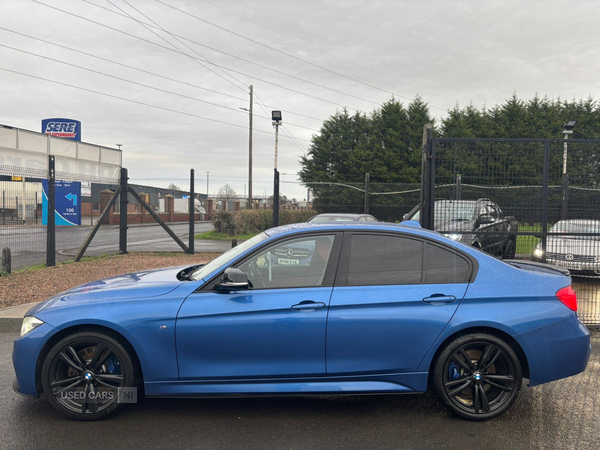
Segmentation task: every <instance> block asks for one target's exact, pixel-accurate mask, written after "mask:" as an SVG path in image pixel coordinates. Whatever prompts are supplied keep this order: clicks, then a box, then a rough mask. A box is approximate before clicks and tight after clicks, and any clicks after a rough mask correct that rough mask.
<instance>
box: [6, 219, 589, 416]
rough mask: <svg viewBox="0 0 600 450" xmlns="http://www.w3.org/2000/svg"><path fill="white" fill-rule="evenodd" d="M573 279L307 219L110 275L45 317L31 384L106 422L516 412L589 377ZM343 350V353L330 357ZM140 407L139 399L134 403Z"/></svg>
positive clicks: (426, 240)
mask: <svg viewBox="0 0 600 450" xmlns="http://www.w3.org/2000/svg"><path fill="white" fill-rule="evenodd" d="M576 310H577V299H576V295H575V292H574V291H573V290H572V288H571V279H570V278H569V277H568V276H566V275H565V274H564V271H563V272H561V271H560V270H558V268H553V267H552V266H546V265H542V264H536V263H527V262H511V263H510V264H508V263H505V262H503V261H500V260H497V259H495V258H493V257H491V256H489V255H487V254H485V253H483V252H481V251H479V250H477V249H474V248H472V247H470V246H467V245H464V244H461V243H460V242H456V241H454V240H452V239H448V238H446V237H444V236H442V235H440V234H438V233H436V232H433V231H428V230H423V229H421V228H420V227H419V226H418V224H416V223H414V222H409V223H408V224H407V225H395V224H384V223H371V224H359V223H350V224H306V223H305V224H294V225H289V226H284V227H278V228H274V229H270V230H267V231H266V232H264V233H261V234H259V235H257V236H255V237H254V238H252V239H250V240H248V241H246V242H244V243H242V244H241V245H239V246H237V247H235V248H233V249H231V250H229V251H228V252H227V253H224V254H223V255H221V256H219V257H218V258H216V259H214V260H213V261H212V262H210V263H208V264H206V265H201V266H194V267H188V268H169V269H162V270H154V271H145V272H139V273H132V274H127V275H123V276H118V277H113V278H108V279H104V280H100V281H96V282H93V283H88V284H86V285H83V286H80V287H77V288H74V289H71V290H69V291H66V292H63V293H62V294H59V295H56V296H55V297H52V298H50V299H48V300H46V301H45V302H43V303H41V304H39V305H37V306H36V307H34V308H33V309H32V310H30V311H29V312H28V313H27V315H26V317H25V319H24V321H23V328H22V331H21V336H20V337H19V338H18V339H16V340H15V343H14V352H13V363H14V367H15V372H16V380H15V383H14V388H15V389H16V390H17V392H20V393H22V394H25V395H31V396H40V395H43V396H44V397H46V398H47V399H48V401H49V402H50V403H51V404H52V406H53V407H54V408H56V409H57V410H58V411H59V412H60V413H62V414H64V415H65V416H67V417H69V418H72V419H78V420H93V419H100V418H104V417H107V416H109V415H110V414H112V413H115V412H116V411H117V410H118V409H119V408H120V407H121V406H123V403H124V401H123V399H124V397H123V394H122V393H123V392H125V393H127V392H130V391H131V390H132V389H136V388H137V389H140V392H141V388H143V392H144V393H145V395H146V396H156V397H180V396H184V397H194V396H198V397H202V396H231V395H240V396H244V395H247V396H256V395H261V396H262V395H286V394H289V395H298V394H308V395H343V394H353V395H354V394H393V393H418V392H426V391H427V390H431V391H433V392H434V393H435V395H436V396H437V398H438V399H439V400H440V402H441V403H442V404H443V405H444V406H445V407H446V408H448V409H449V410H450V411H451V412H452V413H454V414H456V415H457V416H460V417H462V418H466V419H471V420H487V419H492V418H494V417H497V416H499V415H501V414H503V413H504V412H506V411H507V410H508V409H509V408H510V407H511V405H512V404H513V402H514V401H515V399H516V398H517V395H518V393H519V390H520V389H521V385H522V383H523V379H524V378H526V379H529V385H531V386H536V385H539V384H542V383H547V382H550V381H553V380H557V379H560V378H564V377H569V376H572V375H575V374H577V373H580V372H582V371H583V370H585V367H586V365H587V362H588V359H589V356H590V351H591V348H590V335H589V332H588V330H587V329H586V328H585V327H584V326H583V325H582V324H581V323H580V322H579V320H578V318H577V313H576ZM325 349H327V351H325ZM127 398H129V397H127Z"/></svg>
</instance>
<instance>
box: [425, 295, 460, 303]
mask: <svg viewBox="0 0 600 450" xmlns="http://www.w3.org/2000/svg"><path fill="white" fill-rule="evenodd" d="M423 301H424V302H426V303H434V304H435V303H438V304H442V303H452V302H455V301H456V297H455V296H454V295H443V294H433V295H432V296H431V297H425V298H424V299H423Z"/></svg>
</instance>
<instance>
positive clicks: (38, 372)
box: [35, 324, 144, 395]
mask: <svg viewBox="0 0 600 450" xmlns="http://www.w3.org/2000/svg"><path fill="white" fill-rule="evenodd" d="M82 331H100V332H104V333H107V334H110V335H113V336H115V337H116V338H117V339H119V340H120V341H121V343H122V344H123V345H124V346H125V348H126V350H127V351H128V352H129V354H130V355H131V356H132V357H133V361H132V362H133V365H134V367H135V370H136V378H138V388H139V389H143V388H144V373H143V371H142V365H141V363H140V358H139V356H138V354H137V352H136V351H135V348H134V346H133V345H132V344H131V342H129V340H128V339H127V338H126V337H125V336H123V334H121V333H119V332H118V331H116V330H115V329H113V328H110V327H107V326H104V325H97V324H77V325H72V326H69V327H66V328H63V329H62V330H60V331H58V332H57V333H55V334H54V335H52V336H51V337H50V338H49V339H48V340H47V341H46V343H45V344H44V346H43V347H42V350H41V351H40V354H39V355H38V360H37V364H36V368H35V385H36V388H37V391H38V393H39V394H40V395H41V394H43V387H42V366H43V365H44V360H45V359H46V356H47V355H48V352H50V349H52V347H54V345H55V344H56V343H57V342H59V341H60V340H61V339H63V338H65V337H67V336H69V335H71V334H73V333H78V332H82Z"/></svg>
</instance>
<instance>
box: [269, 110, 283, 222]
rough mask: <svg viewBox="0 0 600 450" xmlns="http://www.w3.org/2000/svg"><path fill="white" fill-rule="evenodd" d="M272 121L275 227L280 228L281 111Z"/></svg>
mask: <svg viewBox="0 0 600 450" xmlns="http://www.w3.org/2000/svg"><path fill="white" fill-rule="evenodd" d="M271 119H272V120H273V126H274V127H275V164H274V169H273V226H274V227H277V226H279V172H278V171H277V152H278V145H279V125H281V111H271Z"/></svg>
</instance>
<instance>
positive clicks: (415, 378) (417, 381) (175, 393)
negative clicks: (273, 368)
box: [144, 372, 428, 397]
mask: <svg viewBox="0 0 600 450" xmlns="http://www.w3.org/2000/svg"><path fill="white" fill-rule="evenodd" d="M427 376H428V373H427V372H415V373H408V374H407V373H403V374H385V375H361V376H351V377H348V376H345V377H314V378H302V379H298V378H296V379H290V378H278V379H273V378H269V379H242V380H193V381H190V380H183V381H164V382H149V383H144V387H145V392H146V397H204V396H206V397H211V396H283V395H359V394H410V393H420V392H425V391H426V390H427Z"/></svg>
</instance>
